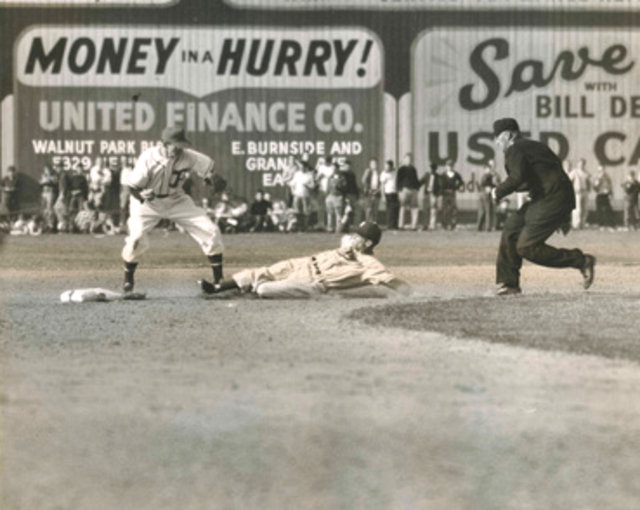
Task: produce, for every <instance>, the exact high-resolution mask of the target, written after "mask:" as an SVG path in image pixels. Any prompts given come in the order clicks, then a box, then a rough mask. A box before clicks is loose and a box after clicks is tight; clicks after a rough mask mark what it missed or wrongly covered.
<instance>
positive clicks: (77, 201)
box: [69, 167, 89, 225]
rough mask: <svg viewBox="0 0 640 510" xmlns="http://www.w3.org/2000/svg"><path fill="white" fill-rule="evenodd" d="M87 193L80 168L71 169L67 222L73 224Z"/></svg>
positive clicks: (87, 189) (86, 186)
mask: <svg viewBox="0 0 640 510" xmlns="http://www.w3.org/2000/svg"><path fill="white" fill-rule="evenodd" d="M88 195H89V185H88V183H87V178H86V177H85V175H84V173H83V171H82V168H80V167H77V168H74V169H72V170H71V174H70V175H69V222H70V223H71V225H74V219H75V216H76V214H78V212H79V211H80V210H82V209H84V207H83V206H84V203H85V201H86V200H87V197H88Z"/></svg>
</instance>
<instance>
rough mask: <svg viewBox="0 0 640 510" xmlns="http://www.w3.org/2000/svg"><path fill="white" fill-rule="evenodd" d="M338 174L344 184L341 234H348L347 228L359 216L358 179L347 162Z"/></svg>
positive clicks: (341, 166) (346, 161) (347, 161)
mask: <svg viewBox="0 0 640 510" xmlns="http://www.w3.org/2000/svg"><path fill="white" fill-rule="evenodd" d="M339 173H340V174H341V175H342V176H343V178H344V182H345V190H344V209H343V210H342V228H341V232H349V228H351V225H353V224H354V223H356V222H357V218H358V216H359V201H360V189H359V188H358V179H357V177H356V174H355V173H354V172H353V170H352V169H351V162H350V161H349V160H345V161H344V162H343V163H342V164H341V165H340V167H339Z"/></svg>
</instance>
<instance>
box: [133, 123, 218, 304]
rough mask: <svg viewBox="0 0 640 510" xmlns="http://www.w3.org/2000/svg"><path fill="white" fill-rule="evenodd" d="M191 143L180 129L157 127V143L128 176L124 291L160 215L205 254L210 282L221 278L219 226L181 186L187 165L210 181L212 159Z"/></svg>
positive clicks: (142, 155) (187, 174)
mask: <svg viewBox="0 0 640 510" xmlns="http://www.w3.org/2000/svg"><path fill="white" fill-rule="evenodd" d="M190 146H191V142H189V141H188V140H187V138H186V136H185V132H184V129H182V128H180V127H175V126H169V127H167V128H165V129H164V131H163V132H162V144H160V145H156V146H155V147H152V148H150V149H147V150H146V151H144V152H143V153H142V154H141V155H140V157H139V158H138V161H137V162H136V165H135V167H134V169H133V171H132V172H131V173H130V174H129V175H128V177H127V181H128V182H127V183H126V184H127V185H128V186H129V187H130V188H131V195H132V197H133V198H132V200H131V201H130V204H129V219H128V221H127V227H128V230H129V235H128V236H127V237H126V239H125V244H124V248H123V250H122V258H123V260H124V285H123V290H124V291H125V292H132V291H133V287H134V273H135V270H136V268H137V266H138V261H139V259H140V256H141V255H142V254H143V253H144V252H145V251H146V250H147V248H148V247H149V239H148V234H149V232H150V231H151V230H152V229H153V228H154V227H155V226H156V225H157V224H158V223H159V222H160V220H162V219H167V220H170V221H173V222H175V223H176V224H177V225H180V226H181V227H183V228H184V230H185V231H186V232H187V233H188V234H189V235H191V237H193V238H194V239H195V240H196V242H197V243H198V244H199V245H200V248H201V249H202V251H203V252H204V254H205V255H206V256H207V257H208V259H209V263H210V264H211V268H212V270H213V279H214V283H217V282H218V281H220V280H221V279H222V252H223V248H224V246H223V244H222V239H221V234H220V230H219V229H218V227H217V225H216V224H215V223H213V221H211V218H209V216H207V214H206V212H205V211H204V210H203V209H201V208H200V207H197V206H196V205H195V204H194V202H193V200H192V199H191V197H190V196H189V195H187V194H186V193H185V192H184V190H183V189H182V185H183V183H184V181H185V180H186V178H187V177H188V176H189V174H190V172H192V171H193V172H196V173H197V174H198V175H200V176H201V177H203V178H204V180H205V182H207V183H208V184H211V183H212V182H213V181H214V180H215V176H214V174H213V167H214V162H213V160H212V159H211V158H210V157H209V156H206V155H204V154H201V153H200V152H196V151H195V150H193V149H190V148H188V147H190Z"/></svg>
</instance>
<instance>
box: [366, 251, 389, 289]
mask: <svg viewBox="0 0 640 510" xmlns="http://www.w3.org/2000/svg"><path fill="white" fill-rule="evenodd" d="M362 263H363V265H364V266H365V270H364V273H363V275H362V282H363V283H368V284H370V285H386V284H388V283H390V282H392V281H393V280H394V279H395V277H394V276H393V274H391V272H390V271H389V270H388V269H387V268H386V267H384V264H382V262H380V261H379V260H378V259H376V258H375V257H372V256H370V255H367V256H365V257H362Z"/></svg>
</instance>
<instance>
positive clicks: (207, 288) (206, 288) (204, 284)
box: [198, 280, 218, 295]
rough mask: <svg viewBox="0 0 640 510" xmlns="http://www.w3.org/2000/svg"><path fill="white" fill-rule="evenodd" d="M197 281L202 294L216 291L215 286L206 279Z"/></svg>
mask: <svg viewBox="0 0 640 510" xmlns="http://www.w3.org/2000/svg"><path fill="white" fill-rule="evenodd" d="M198 283H199V284H200V289H201V290H202V293H203V294H207V295H210V294H215V293H216V292H218V289H217V288H216V286H215V285H214V284H213V283H211V282H208V281H207V280H198Z"/></svg>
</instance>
